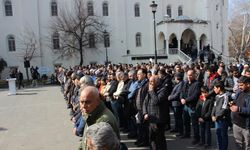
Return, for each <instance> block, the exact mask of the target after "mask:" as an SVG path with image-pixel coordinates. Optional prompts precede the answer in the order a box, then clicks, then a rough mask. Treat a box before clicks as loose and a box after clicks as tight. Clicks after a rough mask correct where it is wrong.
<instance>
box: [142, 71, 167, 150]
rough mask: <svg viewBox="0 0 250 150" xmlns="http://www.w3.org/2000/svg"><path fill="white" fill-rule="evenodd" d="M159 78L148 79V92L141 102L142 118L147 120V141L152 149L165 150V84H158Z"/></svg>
mask: <svg viewBox="0 0 250 150" xmlns="http://www.w3.org/2000/svg"><path fill="white" fill-rule="evenodd" d="M159 81H160V80H159V78H158V77H157V76H152V77H150V79H149V87H148V94H147V96H146V98H145V100H144V102H143V115H144V120H147V121H148V122H149V142H150V146H151V149H152V150H166V149H167V144H166V140H165V135H164V133H165V127H166V124H167V118H166V114H167V113H168V112H167V111H166V110H167V108H166V107H167V106H166V103H167V96H168V95H167V94H168V93H167V90H168V89H167V86H159V85H160V82H159Z"/></svg>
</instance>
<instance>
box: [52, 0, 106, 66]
mask: <svg viewBox="0 0 250 150" xmlns="http://www.w3.org/2000/svg"><path fill="white" fill-rule="evenodd" d="M69 10H71V11H69ZM105 27H106V25H105V24H104V23H103V21H102V20H101V18H100V17H98V16H93V15H89V14H88V11H87V7H86V6H85V3H84V1H82V0H74V9H73V10H72V9H65V8H64V9H60V11H59V13H58V16H57V17H55V18H54V19H53V20H52V23H51V26H50V28H51V30H52V33H58V34H59V35H60V36H59V39H60V47H59V48H56V49H57V50H55V51H54V52H56V53H59V54H60V56H61V57H65V56H69V55H72V54H74V53H78V52H79V54H80V63H79V64H80V65H82V64H83V57H84V54H85V48H86V47H88V46H90V47H95V45H91V43H90V42H94V43H97V42H98V41H100V40H103V31H104V28H105ZM52 49H55V48H52Z"/></svg>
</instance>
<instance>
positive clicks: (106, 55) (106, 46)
mask: <svg viewBox="0 0 250 150" xmlns="http://www.w3.org/2000/svg"><path fill="white" fill-rule="evenodd" d="M105 48H106V64H108V61H109V60H108V49H107V46H105Z"/></svg>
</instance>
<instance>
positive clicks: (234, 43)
mask: <svg viewBox="0 0 250 150" xmlns="http://www.w3.org/2000/svg"><path fill="white" fill-rule="evenodd" d="M234 7H235V8H234V9H233V13H232V16H231V18H232V19H231V20H230V23H229V31H230V32H229V48H230V52H231V55H232V56H235V58H236V60H237V61H239V60H241V59H245V58H246V57H245V56H247V55H246V54H247V52H249V50H250V3H249V1H247V0H243V1H242V0H240V1H239V0H238V1H235V4H234Z"/></svg>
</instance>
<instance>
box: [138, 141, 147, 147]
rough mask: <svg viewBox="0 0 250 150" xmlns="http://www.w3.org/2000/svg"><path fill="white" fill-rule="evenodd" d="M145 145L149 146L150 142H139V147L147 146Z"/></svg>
mask: <svg viewBox="0 0 250 150" xmlns="http://www.w3.org/2000/svg"><path fill="white" fill-rule="evenodd" d="M145 146H149V144H148V143H145V142H142V143H139V144H137V147H145Z"/></svg>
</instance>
